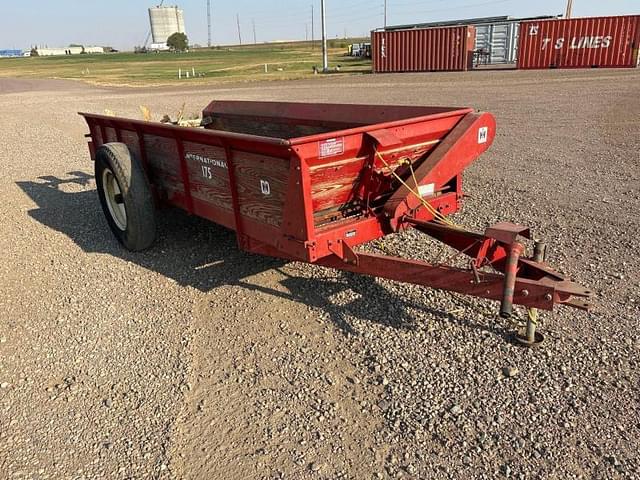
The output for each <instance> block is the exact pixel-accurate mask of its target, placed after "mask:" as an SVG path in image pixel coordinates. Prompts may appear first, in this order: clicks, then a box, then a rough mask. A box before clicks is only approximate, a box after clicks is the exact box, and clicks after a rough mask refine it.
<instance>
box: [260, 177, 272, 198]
mask: <svg viewBox="0 0 640 480" xmlns="http://www.w3.org/2000/svg"><path fill="white" fill-rule="evenodd" d="M260 191H261V192H262V194H263V195H271V185H269V182H267V181H266V180H260Z"/></svg>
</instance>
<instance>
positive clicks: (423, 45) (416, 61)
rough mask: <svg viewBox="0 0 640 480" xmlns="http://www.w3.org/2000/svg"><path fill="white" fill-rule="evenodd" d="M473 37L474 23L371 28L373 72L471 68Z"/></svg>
mask: <svg viewBox="0 0 640 480" xmlns="http://www.w3.org/2000/svg"><path fill="white" fill-rule="evenodd" d="M475 38H476V33H475V27H473V26H457V27H438V28H421V29H410V30H394V31H373V32H371V45H372V57H373V72H374V73H388V72H437V71H464V70H471V69H472V68H473V50H474V48H475Z"/></svg>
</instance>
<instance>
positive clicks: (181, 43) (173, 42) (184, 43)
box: [167, 32, 189, 52]
mask: <svg viewBox="0 0 640 480" xmlns="http://www.w3.org/2000/svg"><path fill="white" fill-rule="evenodd" d="M167 46H168V47H169V48H170V49H171V50H174V51H176V52H184V51H185V50H187V49H188V48H189V39H188V38H187V36H186V35H185V34H184V33H179V32H176V33H174V34H173V35H171V36H170V37H169V38H168V39H167Z"/></svg>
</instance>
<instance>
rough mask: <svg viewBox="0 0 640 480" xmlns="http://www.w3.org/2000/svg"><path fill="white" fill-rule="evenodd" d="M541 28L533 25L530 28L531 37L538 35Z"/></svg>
mask: <svg viewBox="0 0 640 480" xmlns="http://www.w3.org/2000/svg"><path fill="white" fill-rule="evenodd" d="M539 28H540V27H539V26H538V25H531V26H530V27H529V35H537V34H538V29H539Z"/></svg>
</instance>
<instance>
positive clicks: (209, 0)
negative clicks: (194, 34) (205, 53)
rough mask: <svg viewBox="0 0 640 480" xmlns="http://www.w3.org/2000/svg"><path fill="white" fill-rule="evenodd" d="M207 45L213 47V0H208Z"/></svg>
mask: <svg viewBox="0 0 640 480" xmlns="http://www.w3.org/2000/svg"><path fill="white" fill-rule="evenodd" d="M207 38H208V40H207V45H209V48H211V0H207Z"/></svg>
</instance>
